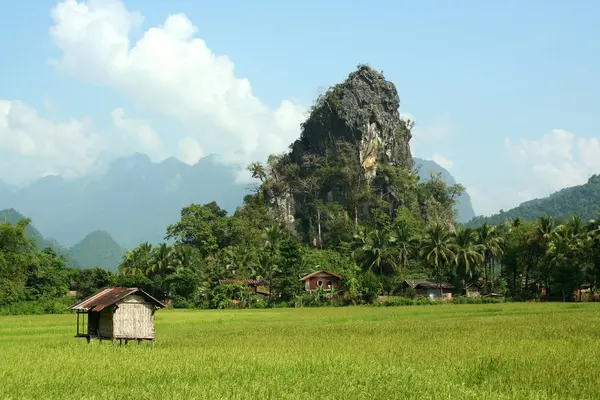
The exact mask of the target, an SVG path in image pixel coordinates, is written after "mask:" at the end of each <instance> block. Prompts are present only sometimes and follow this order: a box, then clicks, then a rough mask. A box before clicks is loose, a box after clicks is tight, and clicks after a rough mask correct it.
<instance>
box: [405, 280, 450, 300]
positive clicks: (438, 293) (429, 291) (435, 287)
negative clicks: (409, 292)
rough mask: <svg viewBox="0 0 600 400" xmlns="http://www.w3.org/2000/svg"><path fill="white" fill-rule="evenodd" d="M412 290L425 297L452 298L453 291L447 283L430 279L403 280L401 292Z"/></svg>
mask: <svg viewBox="0 0 600 400" xmlns="http://www.w3.org/2000/svg"><path fill="white" fill-rule="evenodd" d="M409 287H410V288H413V289H414V290H415V291H416V292H417V294H420V295H422V296H426V297H452V294H453V293H454V291H455V287H454V285H452V284H451V283H448V282H443V281H442V282H437V281H435V280H432V279H405V280H404V282H403V283H402V291H403V292H404V291H406V289H408V288H409Z"/></svg>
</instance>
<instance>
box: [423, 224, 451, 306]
mask: <svg viewBox="0 0 600 400" xmlns="http://www.w3.org/2000/svg"><path fill="white" fill-rule="evenodd" d="M452 247H453V245H452V236H451V235H450V231H449V230H448V228H447V227H446V225H444V224H442V223H435V224H432V225H430V226H429V227H428V228H427V229H426V230H425V236H424V237H423V240H422V241H421V257H422V259H423V261H424V262H425V263H426V264H427V265H428V266H429V267H430V268H431V269H432V271H433V272H434V274H435V275H436V277H437V281H438V288H439V291H440V297H441V296H442V274H443V270H444V268H446V267H448V266H450V264H451V263H452V262H453V261H454V258H455V254H454V252H453V251H452Z"/></svg>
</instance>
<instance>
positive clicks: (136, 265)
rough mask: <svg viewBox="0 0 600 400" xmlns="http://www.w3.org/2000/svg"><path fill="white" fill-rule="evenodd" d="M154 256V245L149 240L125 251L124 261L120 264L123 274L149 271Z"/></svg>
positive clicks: (138, 273)
mask: <svg viewBox="0 0 600 400" xmlns="http://www.w3.org/2000/svg"><path fill="white" fill-rule="evenodd" d="M151 256H152V245H151V244H149V243H148V242H144V243H142V244H140V245H139V246H138V247H136V248H135V249H133V250H130V251H128V252H127V253H125V256H124V257H123V262H122V263H121V265H119V273H120V274H121V275H143V274H145V273H146V272H147V271H148V267H149V265H150V261H151Z"/></svg>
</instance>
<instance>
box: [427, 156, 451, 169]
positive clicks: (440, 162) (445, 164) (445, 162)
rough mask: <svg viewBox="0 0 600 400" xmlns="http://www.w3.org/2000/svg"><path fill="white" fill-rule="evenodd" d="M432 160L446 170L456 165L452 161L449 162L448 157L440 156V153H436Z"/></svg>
mask: <svg viewBox="0 0 600 400" xmlns="http://www.w3.org/2000/svg"><path fill="white" fill-rule="evenodd" d="M431 159H432V160H433V161H434V162H435V163H437V164H438V165H440V166H441V167H442V168H445V169H450V168H452V166H453V165H454V162H453V161H452V160H449V159H447V158H446V157H444V156H443V155H441V154H438V153H434V154H433V155H432V156H431Z"/></svg>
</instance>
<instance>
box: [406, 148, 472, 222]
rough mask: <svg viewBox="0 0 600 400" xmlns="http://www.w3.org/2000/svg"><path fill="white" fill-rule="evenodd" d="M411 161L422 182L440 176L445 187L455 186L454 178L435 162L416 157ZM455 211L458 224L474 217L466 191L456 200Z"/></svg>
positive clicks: (469, 197)
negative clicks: (433, 176) (417, 170)
mask: <svg viewBox="0 0 600 400" xmlns="http://www.w3.org/2000/svg"><path fill="white" fill-rule="evenodd" d="M413 161H414V163H415V167H416V168H419V177H420V178H421V179H422V180H428V179H429V178H430V176H431V175H432V174H433V175H436V174H440V178H441V179H442V180H443V181H444V182H445V183H446V184H447V185H454V184H456V181H455V180H454V177H453V176H452V175H450V173H449V172H448V171H447V170H446V169H444V168H442V167H441V166H440V165H439V164H437V163H436V162H433V161H430V160H423V159H421V158H416V157H414V158H413ZM455 210H456V211H457V214H458V217H457V219H458V222H461V223H465V222H467V221H470V220H471V219H472V218H474V217H475V211H474V210H473V204H472V203H471V196H469V194H468V193H467V192H466V191H465V192H464V193H463V194H462V195H460V197H459V198H458V199H457V202H456V207H455Z"/></svg>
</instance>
